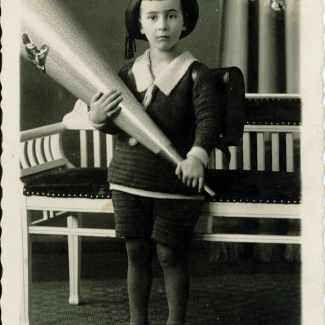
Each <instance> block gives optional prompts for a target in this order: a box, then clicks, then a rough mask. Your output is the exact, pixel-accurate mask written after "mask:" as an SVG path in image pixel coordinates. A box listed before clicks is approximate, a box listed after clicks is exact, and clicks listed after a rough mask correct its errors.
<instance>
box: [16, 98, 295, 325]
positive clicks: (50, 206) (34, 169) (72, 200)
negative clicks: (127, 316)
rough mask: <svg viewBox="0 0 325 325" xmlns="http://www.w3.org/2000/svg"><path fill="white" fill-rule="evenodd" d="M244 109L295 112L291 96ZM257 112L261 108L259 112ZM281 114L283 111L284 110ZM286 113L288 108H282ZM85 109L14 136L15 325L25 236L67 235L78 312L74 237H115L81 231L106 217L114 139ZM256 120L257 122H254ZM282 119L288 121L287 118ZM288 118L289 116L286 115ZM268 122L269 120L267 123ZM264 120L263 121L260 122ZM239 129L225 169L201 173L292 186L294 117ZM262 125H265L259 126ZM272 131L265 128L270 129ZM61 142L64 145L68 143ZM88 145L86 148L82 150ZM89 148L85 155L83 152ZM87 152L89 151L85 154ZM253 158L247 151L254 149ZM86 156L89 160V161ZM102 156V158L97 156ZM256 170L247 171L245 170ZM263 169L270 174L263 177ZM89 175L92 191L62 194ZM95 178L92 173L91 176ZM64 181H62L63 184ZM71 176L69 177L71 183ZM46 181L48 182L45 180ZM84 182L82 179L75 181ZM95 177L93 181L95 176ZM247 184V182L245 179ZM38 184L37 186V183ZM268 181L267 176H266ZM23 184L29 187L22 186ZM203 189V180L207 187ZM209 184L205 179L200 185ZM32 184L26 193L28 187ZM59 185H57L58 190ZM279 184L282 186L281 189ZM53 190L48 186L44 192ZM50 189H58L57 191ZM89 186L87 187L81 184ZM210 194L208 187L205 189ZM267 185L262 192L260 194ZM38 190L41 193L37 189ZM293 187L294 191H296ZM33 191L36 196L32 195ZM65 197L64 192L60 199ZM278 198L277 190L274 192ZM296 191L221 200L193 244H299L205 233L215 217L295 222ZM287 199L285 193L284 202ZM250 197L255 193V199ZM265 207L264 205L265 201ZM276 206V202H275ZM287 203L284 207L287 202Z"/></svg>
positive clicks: (217, 163)
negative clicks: (85, 219) (17, 213)
mask: <svg viewBox="0 0 325 325" xmlns="http://www.w3.org/2000/svg"><path fill="white" fill-rule="evenodd" d="M246 98H247V99H246V101H247V103H249V102H250V101H252V102H254V101H258V102H259V103H260V104H259V105H261V103H262V104H263V102H264V103H266V104H267V105H271V106H272V107H274V109H275V110H274V111H276V108H277V107H278V106H279V103H280V104H283V103H286V104H288V102H290V101H293V102H295V105H296V106H297V105H299V103H300V100H299V97H298V96H289V95H273V96H270V95H264V96H263V95H247V96H246ZM262 106H263V105H262ZM287 106H288V105H287ZM289 107H290V105H289ZM85 114H86V111H85V107H84V106H83V105H79V104H76V107H75V109H74V111H73V112H72V113H70V114H68V115H67V116H66V117H65V118H64V119H63V122H60V123H57V124H52V125H48V126H44V127H40V128H36V129H32V130H27V131H23V132H21V135H20V140H21V156H20V161H21V176H22V180H23V182H24V183H26V184H25V185H24V195H22V196H21V213H22V218H23V222H22V224H23V247H24V252H23V255H24V297H23V299H24V305H23V308H24V310H23V311H22V317H23V319H24V320H23V324H28V323H29V321H28V319H29V284H30V283H31V239H30V235H31V234H43V235H67V236H68V246H69V279H70V297H69V303H70V304H74V305H77V304H79V301H80V297H79V282H80V254H81V249H80V236H95V237H115V231H114V229H87V228H81V227H80V222H81V214H87V213H105V214H113V213H114V210H113V206H112V201H111V195H110V192H109V190H108V184H106V187H102V185H103V184H101V183H103V182H105V181H106V177H104V178H103V175H105V173H104V174H103V171H105V170H106V167H107V166H108V165H109V162H110V160H111V158H112V155H113V144H114V138H113V137H112V136H110V135H104V134H101V133H100V132H99V131H97V130H94V129H92V127H91V126H89V125H88V124H87V123H85ZM261 115H263V114H261ZM289 115H290V114H289ZM291 116H292V114H291ZM274 118H275V120H276V119H277V116H275V117H274ZM267 119H268V118H266V120H267ZM248 122H249V123H248V124H247V125H246V126H245V130H244V136H243V141H242V146H240V147H231V148H230V151H231V154H232V160H231V162H230V164H229V165H228V164H226V163H224V162H223V159H222V153H221V152H220V151H216V152H215V153H213V154H212V156H211V158H210V164H209V168H210V169H213V170H215V171H216V173H217V175H218V172H217V171H218V170H219V171H220V170H221V171H220V173H222V174H223V175H227V173H229V174H231V173H240V174H242V175H244V174H245V173H251V175H253V176H254V175H255V176H254V177H255V178H260V179H263V175H264V174H265V175H270V174H271V175H274V177H275V179H276V175H287V176H288V177H289V178H288V179H290V180H291V181H290V182H293V181H294V182H295V183H296V184H299V181H300V180H299V179H298V178H299V170H298V171H296V170H295V161H294V156H295V154H294V142H295V141H299V138H300V125H299V117H297V118H296V119H295V120H294V121H288V120H286V121H281V119H278V120H277V122H269V121H268V122H265V121H264V122H263V121H262V122H261V119H258V118H257V119H256V120H255V121H248ZM266 123H267V124H266ZM271 123H272V124H271ZM74 132H78V133H79V136H78V138H79V145H77V144H75V143H74V144H73V146H74V147H75V149H76V148H77V146H78V147H79V149H76V152H77V156H80V160H79V166H74V165H73V164H72V163H71V162H70V160H69V159H67V157H66V155H65V153H64V151H63V147H64V145H63V141H67V142H68V143H70V142H71V141H70V139H69V138H70V133H74ZM281 134H284V137H285V143H286V145H285V150H282V149H281V148H280V145H279V139H280V137H281ZM255 135H256V143H255V145H254V146H255V148H256V149H257V152H256V155H255V156H256V161H252V159H251V157H252V151H253V148H252V146H251V143H252V141H251V138H254V137H255ZM66 137H69V138H68V139H67V138H66ZM89 140H90V141H91V143H92V144H91V145H90V143H89ZM268 143H271V144H270V148H271V149H270V150H271V155H270V154H266V145H267V144H268ZM91 147H92V148H91ZM90 149H91V150H90ZM254 150H255V149H254ZM90 152H91V153H92V154H90ZM103 155H104V156H103ZM281 156H285V170H282V171H281V159H280V158H281ZM253 165H254V166H255V167H256V168H255V169H256V170H255V171H254V170H252V166H253ZM268 168H270V170H267V169H268ZM80 171H81V172H83V173H85V171H86V173H90V174H89V175H91V176H89V177H90V178H91V179H92V181H94V179H96V177H97V176H98V175H99V174H100V175H99V176H98V180H97V183H96V181H95V186H93V187H92V191H90V192H89V191H87V190H85V188H86V187H87V184H83V185H82V186H81V187H80V186H79V187H77V188H73V187H71V186H69V181H68V178H69V177H71V178H72V179H73V177H76V175H80V174H78V173H77V172H80ZM97 171H98V172H99V171H100V173H97ZM67 173H68V174H69V173H70V176H67V175H68V174H67ZM74 173H76V175H74ZM49 175H50V176H49ZM83 175H85V174H83ZM96 175H97V176H96ZM253 176H252V177H253ZM44 177H45V179H44ZM46 177H50V178H49V179H53V177H54V178H55V177H56V178H58V179H60V181H63V182H64V181H66V182H67V183H66V184H65V189H62V186H61V185H60V186H61V187H60V186H54V187H52V186H51V188H50V187H48V185H47V183H46V182H47V181H48V180H46ZM268 177H269V176H268ZM30 180H32V181H31V182H30ZM210 181H211V180H210ZM207 182H209V179H208V180H207ZM30 183H32V185H31V184H30ZM59 183H60V182H59ZM282 184H283V183H282ZM52 185H55V184H52ZM57 185H58V184H57ZM88 185H89V184H88ZM209 185H210V186H211V187H212V188H213V184H209ZM268 185H269V184H264V185H262V186H264V187H265V188H267V187H268ZM42 186H43V187H42ZM298 187H299V186H298ZM34 188H37V189H38V190H35V191H34V190H33V189H34ZM67 189H68V191H66V190H67ZM280 190H281V189H280ZM299 193H300V189H299V188H296V193H294V195H293V197H292V199H289V200H288V198H287V197H285V198H282V199H281V198H276V199H275V202H273V201H272V198H269V199H268V198H267V197H264V196H263V197H260V198H258V197H255V196H254V195H255V194H256V193H255V194H254V193H253V194H252V195H253V196H252V197H250V198H248V199H246V198H245V197H241V198H238V196H237V197H231V196H229V197H228V198H221V197H220V196H219V197H218V196H217V197H216V199H215V200H214V201H210V202H207V203H206V204H205V205H204V209H203V212H202V217H201V220H200V222H199V223H198V227H197V229H196V233H195V238H196V239H197V240H206V241H216V242H255V243H286V244H300V243H301V241H300V236H284V235H281V236H279V235H247V234H214V233H213V231H212V228H213V227H212V225H213V219H214V218H215V217H239V218H241V217H246V218H247V217H249V218H276V219H279V218H281V219H300V214H299V209H300V206H299V203H300V198H299ZM291 194H292V193H289V196H290V195H291ZM256 195H257V196H258V195H259V193H257V194H256ZM270 200H271V201H270ZM281 201H282V202H281ZM288 201H289V202H288ZM36 210H38V211H42V218H40V219H38V220H32V211H36ZM58 216H66V217H67V227H50V226H46V223H45V225H42V223H43V224H44V222H45V221H47V220H48V219H50V218H55V217H58Z"/></svg>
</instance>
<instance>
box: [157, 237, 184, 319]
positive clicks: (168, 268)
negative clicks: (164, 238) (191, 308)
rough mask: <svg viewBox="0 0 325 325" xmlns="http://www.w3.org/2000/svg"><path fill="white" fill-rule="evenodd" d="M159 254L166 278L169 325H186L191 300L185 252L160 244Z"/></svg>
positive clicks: (158, 247)
mask: <svg viewBox="0 0 325 325" xmlns="http://www.w3.org/2000/svg"><path fill="white" fill-rule="evenodd" d="M157 253H158V258H159V261H160V264H161V266H162V268H163V271H164V276H165V286H166V293H167V299H168V307H169V317H168V321H167V325H184V324H185V317H186V310H187V303H188V298H189V274H188V267H187V261H186V256H185V252H184V251H180V250H178V249H177V248H174V247H170V246H167V245H164V244H161V243H158V244H157Z"/></svg>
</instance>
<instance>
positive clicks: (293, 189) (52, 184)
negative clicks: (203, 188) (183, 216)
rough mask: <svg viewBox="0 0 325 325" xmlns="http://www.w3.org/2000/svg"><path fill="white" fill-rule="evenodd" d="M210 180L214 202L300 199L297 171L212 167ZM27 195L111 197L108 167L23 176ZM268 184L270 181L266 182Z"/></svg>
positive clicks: (73, 169) (298, 200)
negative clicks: (219, 168) (221, 168)
mask: <svg viewBox="0 0 325 325" xmlns="http://www.w3.org/2000/svg"><path fill="white" fill-rule="evenodd" d="M206 179H207V182H208V184H209V185H210V187H211V188H212V189H213V190H214V191H215V193H216V196H215V197H214V198H211V197H207V198H206V199H207V201H212V202H218V201H219V202H243V203H281V204H283V203H285V204H298V203H300V177H299V174H297V173H287V172H271V171H270V172H268V171H251V170H208V172H207V178H206ZM22 180H23V182H24V185H25V186H24V195H26V196H30V195H37V196H49V197H70V198H71V197H82V198H90V199H107V198H111V197H112V196H111V191H110V190H109V184H108V183H107V168H72V169H63V170H52V171H47V172H43V173H38V174H34V175H32V176H28V177H25V178H23V179H22ZM266 184H267V185H266Z"/></svg>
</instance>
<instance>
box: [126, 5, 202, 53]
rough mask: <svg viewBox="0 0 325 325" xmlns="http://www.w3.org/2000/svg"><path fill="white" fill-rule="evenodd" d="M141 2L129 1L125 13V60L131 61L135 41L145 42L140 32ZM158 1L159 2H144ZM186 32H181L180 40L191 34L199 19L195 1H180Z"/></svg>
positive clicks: (145, 38)
mask: <svg viewBox="0 0 325 325" xmlns="http://www.w3.org/2000/svg"><path fill="white" fill-rule="evenodd" d="M142 1H143V0H130V1H129V4H128V6H127V8H126V11H125V25H126V39H125V52H124V57H125V59H131V58H133V56H134V52H135V51H136V46H135V40H136V39H139V40H144V41H147V37H146V35H143V34H141V32H140V23H139V17H140V6H141V2H142ZM145 1H159V0H145ZM180 3H181V8H182V12H183V17H184V23H185V26H186V30H185V31H182V34H181V36H180V38H184V37H186V36H187V35H189V34H191V33H192V31H193V30H194V28H195V25H196V23H197V20H198V18H199V6H198V3H197V1H196V0H180Z"/></svg>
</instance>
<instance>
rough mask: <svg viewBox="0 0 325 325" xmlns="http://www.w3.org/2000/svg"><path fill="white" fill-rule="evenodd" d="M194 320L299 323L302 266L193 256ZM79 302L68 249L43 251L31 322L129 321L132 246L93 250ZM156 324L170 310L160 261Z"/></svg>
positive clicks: (100, 324)
mask: <svg viewBox="0 0 325 325" xmlns="http://www.w3.org/2000/svg"><path fill="white" fill-rule="evenodd" d="M189 261H190V269H191V274H192V277H191V281H192V282H191V297H190V302H189V308H188V324H190V325H201V324H202V325H215V324H218V325H237V324H238V325H299V324H300V268H299V265H296V264H295V265H294V264H292V263H285V262H283V263H274V262H273V263H271V264H270V263H267V264H261V263H256V262H252V261H240V262H238V263H237V264H236V265H225V264H222V263H221V264H219V265H213V264H209V263H208V258H207V256H205V254H204V252H203V253H202V252H201V251H195V252H192V253H191V255H190V259H189ZM81 268H82V269H81V270H82V281H81V297H82V303H81V304H80V305H79V306H69V304H68V294H69V283H68V281H67V280H68V266H67V253H66V252H65V251H59V252H53V251H52V252H51V253H49V252H45V253H44V252H43V253H42V252H35V253H34V254H33V284H32V289H31V303H32V306H31V325H56V324H61V325H74V324H78V325H86V324H87V325H89V324H96V325H104V324H105V325H115V324H116V325H117V324H118V325H128V317H129V315H128V297H127V290H126V279H125V273H126V258H125V254H124V252H118V253H117V252H115V251H107V250H106V251H96V250H95V251H87V250H86V251H85V252H83V255H82V266H81ZM154 275H155V277H154V283H153V288H152V294H151V300H150V324H151V325H165V324H166V319H167V314H168V309H167V301H166V295H165V288H164V282H163V277H162V273H161V270H160V267H159V265H158V263H157V262H156V261H155V264H154Z"/></svg>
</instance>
